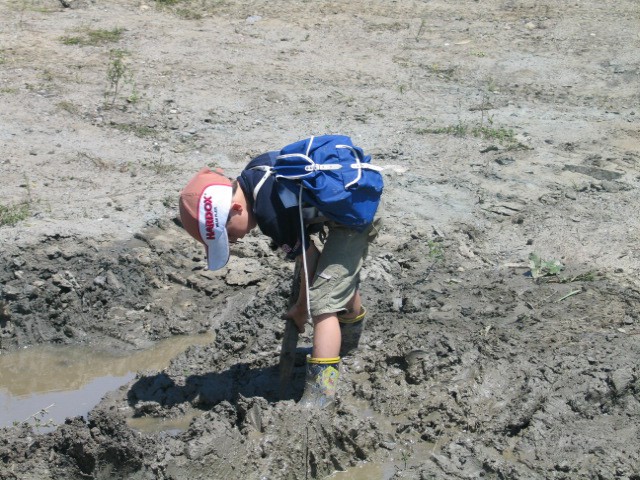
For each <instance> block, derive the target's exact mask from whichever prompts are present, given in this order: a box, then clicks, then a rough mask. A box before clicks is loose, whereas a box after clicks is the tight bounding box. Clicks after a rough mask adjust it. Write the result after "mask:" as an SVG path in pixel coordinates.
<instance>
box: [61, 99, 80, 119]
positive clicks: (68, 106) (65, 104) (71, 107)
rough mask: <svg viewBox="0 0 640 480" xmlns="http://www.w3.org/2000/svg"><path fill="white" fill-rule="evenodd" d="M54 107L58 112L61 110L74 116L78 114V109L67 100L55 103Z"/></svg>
mask: <svg viewBox="0 0 640 480" xmlns="http://www.w3.org/2000/svg"><path fill="white" fill-rule="evenodd" d="M56 107H58V108H59V109H60V110H63V111H65V112H68V113H72V114H74V115H75V114H77V113H78V107H77V106H76V105H75V104H73V103H71V102H69V101H67V100H63V101H62V102H58V103H56Z"/></svg>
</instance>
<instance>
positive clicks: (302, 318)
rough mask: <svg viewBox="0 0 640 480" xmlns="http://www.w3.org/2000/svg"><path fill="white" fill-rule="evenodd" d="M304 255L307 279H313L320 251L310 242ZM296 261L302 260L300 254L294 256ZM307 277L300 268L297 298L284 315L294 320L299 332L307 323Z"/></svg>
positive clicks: (301, 331) (302, 330)
mask: <svg viewBox="0 0 640 480" xmlns="http://www.w3.org/2000/svg"><path fill="white" fill-rule="evenodd" d="M305 255H306V257H307V270H308V273H309V279H313V276H314V275H315V272H316V266H317V265H318V258H319V257H320V252H319V251H318V249H317V247H316V246H315V244H314V243H313V242H310V244H309V248H307V251H306V252H305ZM296 262H302V255H299V256H298V258H296ZM309 279H307V278H305V276H304V269H303V268H300V290H299V293H298V300H297V301H296V303H295V304H294V305H293V306H292V307H291V308H290V309H289V311H288V312H287V314H286V315H285V316H286V318H290V319H291V320H293V321H294V322H295V324H296V327H297V328H298V331H299V332H300V333H303V332H304V327H305V324H306V323H307V281H309Z"/></svg>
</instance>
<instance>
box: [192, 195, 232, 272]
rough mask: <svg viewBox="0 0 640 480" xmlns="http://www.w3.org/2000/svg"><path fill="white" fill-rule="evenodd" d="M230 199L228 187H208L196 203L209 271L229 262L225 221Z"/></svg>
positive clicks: (227, 215)
mask: <svg viewBox="0 0 640 480" xmlns="http://www.w3.org/2000/svg"><path fill="white" fill-rule="evenodd" d="M231 198H232V188H231V186H230V185H209V186H208V187H207V188H205V189H204V191H203V192H202V195H201V196H200V200H199V202H198V228H199V230H200V238H201V239H202V243H204V245H205V247H206V250H207V266H208V267H209V270H218V269H220V268H222V267H224V266H225V265H226V264H227V262H228V261H229V238H228V236H227V219H228V217H229V209H230V208H231Z"/></svg>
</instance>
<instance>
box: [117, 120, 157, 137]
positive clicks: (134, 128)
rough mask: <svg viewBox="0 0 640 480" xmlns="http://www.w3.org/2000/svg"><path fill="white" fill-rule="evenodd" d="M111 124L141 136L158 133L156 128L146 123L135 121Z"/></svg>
mask: <svg viewBox="0 0 640 480" xmlns="http://www.w3.org/2000/svg"><path fill="white" fill-rule="evenodd" d="M110 126H111V127H113V128H115V129H116V130H120V131H121V132H126V133H133V134H134V135H135V136H136V137H140V138H147V137H154V136H156V134H157V132H156V130H155V129H154V128H152V127H147V126H146V125H136V124H135V123H110Z"/></svg>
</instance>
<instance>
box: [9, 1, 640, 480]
mask: <svg viewBox="0 0 640 480" xmlns="http://www.w3.org/2000/svg"><path fill="white" fill-rule="evenodd" d="M64 3H65V4H66V3H67V2H64ZM639 8H640V7H639V6H638V4H637V2H635V1H634V0H623V1H617V2H612V1H605V2H602V1H600V2H596V1H594V0H587V1H580V2H575V1H573V2H551V1H533V0H531V1H523V2H512V1H502V0H486V1H485V0H483V1H471V0H464V1H460V2H455V3H454V4H449V3H448V2H442V1H430V2H400V1H398V2H377V1H376V2H362V1H355V2H348V4H344V3H340V2H313V3H309V2H303V1H297V2H285V3H279V2H275V3H274V2H264V1H254V2H248V3H247V2H243V3H242V4H238V3H235V2H217V1H216V2H214V1H205V2H187V1H177V2H166V1H165V2H150V3H144V2H129V1H120V0H118V1H115V2H110V3H109V5H102V4H98V3H91V2H85V1H83V0H76V1H74V2H69V6H67V7H65V6H63V5H62V3H61V2H54V1H53V0H28V1H27V0H24V1H16V2H13V3H5V4H3V5H0V13H1V14H0V18H1V20H0V26H1V28H0V40H1V42H0V66H1V67H2V68H1V69H0V97H1V100H2V101H1V102H0V118H1V119H2V120H1V121H0V153H1V155H0V172H1V174H2V192H1V196H0V219H1V223H2V226H0V242H1V244H2V250H1V251H0V352H1V353H2V354H8V353H11V352H14V351H16V350H17V349H19V348H21V347H25V346H30V345H35V344H62V345H65V344H80V343H82V344H87V345H91V346H94V347H95V348H96V349H105V350H116V351H129V350H134V349H142V348H147V347H148V346H149V345H151V344H152V343H153V342H155V341H157V340H160V339H163V338H167V337H170V336H173V335H185V334H192V333H199V332H204V331H211V330H213V331H214V332H215V341H214V342H213V343H211V344H209V345H205V346H194V347H191V348H190V349H188V350H187V351H186V352H184V353H183V354H181V355H179V356H177V357H176V358H175V359H174V360H173V361H172V363H171V365H170V366H169V367H168V368H167V369H165V370H163V371H160V372H156V371H141V372H139V373H138V375H137V377H136V378H135V380H133V381H132V382H130V383H129V384H127V385H125V386H124V387H122V388H121V389H119V390H117V391H113V392H111V393H109V394H108V395H107V396H106V397H105V398H104V399H103V400H102V402H101V403H100V405H98V406H97V407H96V408H95V409H94V410H93V411H92V413H91V414H90V415H89V418H86V419H85V418H73V419H69V420H68V421H67V422H66V424H64V425H60V426H59V427H58V428H56V429H55V430H54V431H52V432H49V433H46V434H41V433H39V431H38V429H37V428H35V427H33V426H28V425H17V426H16V427H14V428H8V429H3V430H2V438H1V440H0V459H1V461H0V478H2V479H5V478H6V479H10V478H20V479H34V480H35V479H48V478H51V479H56V478H63V477H64V478H71V479H76V478H77V479H81V478H82V479H86V478H96V479H102V478H105V479H106V478H127V479H129V478H131V479H150V478H153V479H184V478H190V479H199V478H202V479H205V478H206V479H210V478H225V479H231V478H238V479H240V478H242V479H246V478H250V479H252V478H255V479H262V478H269V479H271V478H274V479H278V478H287V479H302V478H324V477H326V476H329V475H331V474H332V473H333V472H335V471H340V470H347V471H348V472H349V475H350V477H351V478H358V476H357V475H358V472H359V471H360V470H359V469H357V468H355V467H357V466H361V465H363V464H364V463H365V462H368V464H370V465H380V466H381V468H380V470H379V472H380V473H379V474H378V476H379V477H380V478H398V479H400V478H424V479H426V478H442V479H444V478H478V477H484V478H513V479H532V478H534V479H535V478H540V479H543V478H594V479H600V478H622V479H638V478H640V469H639V467H638V465H639V464H640V459H639V456H640V451H639V449H638V447H637V444H638V440H639V437H640V432H639V428H640V423H639V421H638V418H640V417H639V414H640V397H639V395H640V376H639V371H638V367H637V358H638V356H639V355H640V337H639V335H638V334H639V333H640V323H639V322H640V318H639V316H638V310H639V308H638V307H639V306H640V283H639V282H638V280H637V278H638V273H640V263H639V261H638V256H639V249H638V240H639V231H638V218H637V215H635V212H637V211H638V210H639V209H640V200H638V194H637V192H638V187H639V186H640V141H639V140H638V139H639V138H640V126H639V125H640V107H639V105H640V103H639V100H640V94H639V92H640V89H639V88H638V87H639V77H640V60H639V59H638V56H637V53H636V52H637V51H638V48H639V47H640V36H639V34H638V18H639V13H640V11H639ZM321 133H342V134H347V135H350V136H351V137H353V138H354V140H355V141H356V142H357V143H358V144H359V145H361V146H362V147H363V148H364V149H365V150H366V151H368V152H369V153H371V154H372V155H373V158H374V162H376V163H378V164H381V165H388V164H393V165H398V166H400V167H402V169H401V170H402V172H401V171H396V172H390V173H388V174H387V175H386V187H385V194H384V195H385V198H384V205H383V206H382V210H381V212H382V214H383V217H384V220H385V228H384V231H383V232H382V234H381V235H380V237H379V238H378V241H377V243H376V244H375V246H374V247H373V248H372V249H371V252H370V258H369V260H368V263H367V265H366V267H365V271H364V275H363V279H364V281H363V287H362V294H363V298H364V301H365V302H366V305H367V308H368V312H369V313H368V317H367V327H366V331H365V334H364V339H363V345H362V348H361V350H360V351H359V352H357V353H356V354H355V355H354V356H353V357H352V358H350V359H347V360H346V361H345V362H344V365H343V371H342V377H341V380H340V384H339V390H338V396H339V400H338V406H337V409H336V412H335V414H333V415H319V416H316V415H312V414H310V413H309V412H303V411H300V410H299V409H298V407H297V406H296V404H295V401H296V400H297V399H298V398H299V396H300V395H301V393H302V375H303V371H302V361H300V362H299V363H298V365H297V367H296V369H295V372H294V380H293V382H292V384H291V385H290V389H289V391H288V392H286V395H285V398H281V397H280V395H279V391H278V355H279V348H280V340H281V338H282V332H283V323H282V321H281V320H280V316H281V314H282V312H283V311H284V310H285V306H286V302H287V297H288V294H289V291H290V286H291V284H290V281H291V275H292V270H293V266H292V265H291V264H290V263H287V262H285V261H284V260H282V259H281V258H280V256H279V255H278V254H277V253H275V252H273V251H272V250H271V249H270V248H269V244H268V242H267V241H266V239H265V238H264V237H261V236H260V235H258V234H256V235H252V236H250V237H249V238H247V239H245V241H243V242H242V243H240V244H238V245H236V246H235V247H234V249H233V252H232V259H231V261H230V263H229V266H228V267H229V268H228V269H226V270H224V271H222V272H216V273H213V272H209V271H207V270H205V269H204V262H203V260H204V259H203V255H202V251H201V248H199V247H198V246H197V245H196V244H195V243H194V242H193V241H192V240H190V239H189V237H188V236H187V235H185V234H184V232H183V231H182V230H181V228H180V226H179V222H177V219H176V213H177V212H176V206H177V192H178V191H179V189H180V187H181V186H182V185H183V184H184V182H185V181H186V180H187V179H188V178H189V177H190V176H191V175H192V174H193V172H194V171H195V170H196V169H197V168H199V167H201V166H202V165H210V166H219V167H222V168H224V169H225V171H226V172H227V173H228V174H229V175H230V176H234V175H236V174H237V173H238V172H239V171H240V170H241V168H242V167H243V165H244V164H245V163H246V161H248V159H249V158H251V156H252V155H255V154H258V153H261V152H262V151H264V150H270V149H274V148H279V147H280V146H282V145H285V144H287V143H290V142H292V141H295V140H297V139H299V138H302V137H305V136H308V135H309V134H321ZM309 340H310V339H309V337H308V336H307V337H305V338H303V339H302V343H303V344H308V343H309ZM300 360H302V353H301V354H300ZM194 412H195V415H194V419H193V420H192V421H191V423H190V425H189V426H188V428H186V429H184V430H180V431H172V432H169V433H168V432H141V431H138V430H136V429H135V428H133V427H131V426H130V425H131V424H133V423H130V421H131V419H132V418H134V417H149V418H156V419H158V420H159V421H162V420H166V419H179V418H181V417H184V416H185V415H193V414H194ZM347 478H349V477H347ZM365 478H366V477H365ZM369 478H370V477H369Z"/></svg>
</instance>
